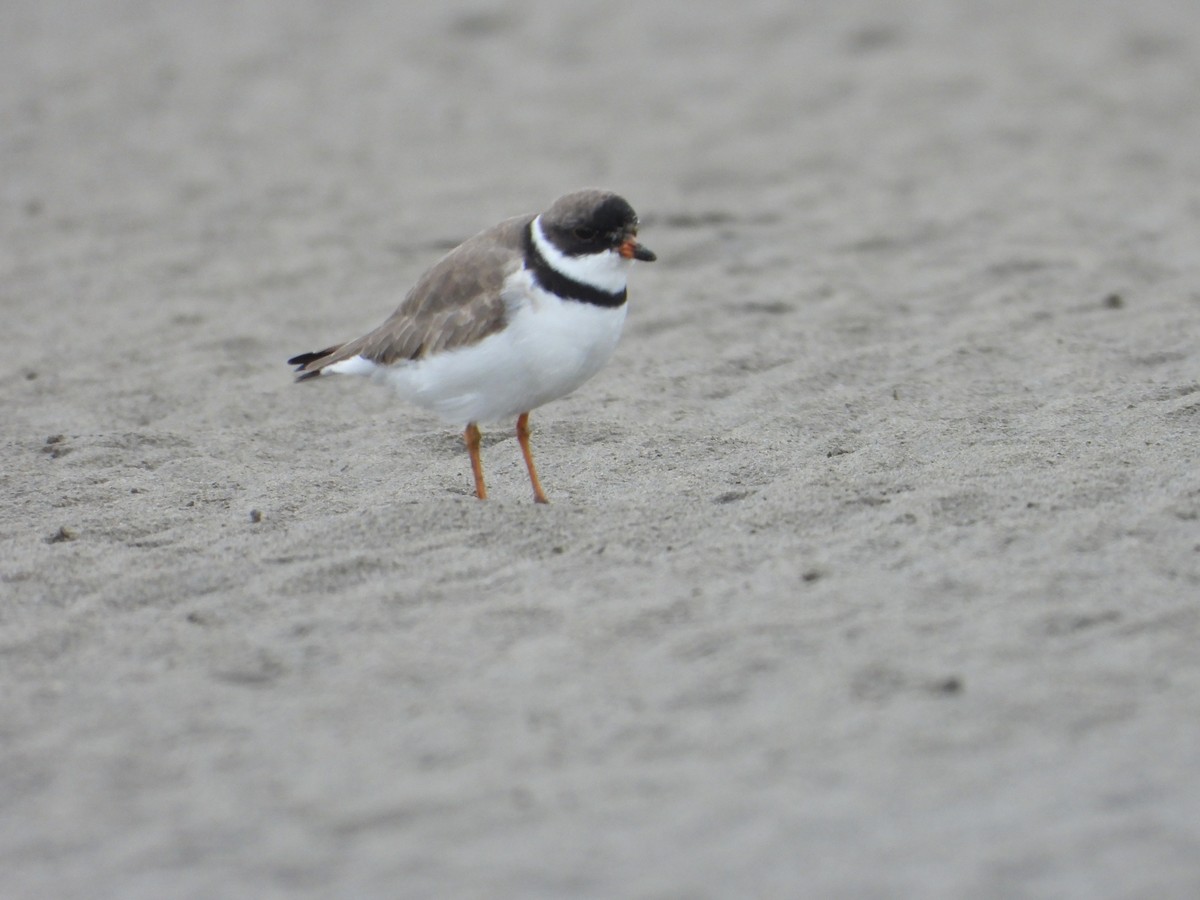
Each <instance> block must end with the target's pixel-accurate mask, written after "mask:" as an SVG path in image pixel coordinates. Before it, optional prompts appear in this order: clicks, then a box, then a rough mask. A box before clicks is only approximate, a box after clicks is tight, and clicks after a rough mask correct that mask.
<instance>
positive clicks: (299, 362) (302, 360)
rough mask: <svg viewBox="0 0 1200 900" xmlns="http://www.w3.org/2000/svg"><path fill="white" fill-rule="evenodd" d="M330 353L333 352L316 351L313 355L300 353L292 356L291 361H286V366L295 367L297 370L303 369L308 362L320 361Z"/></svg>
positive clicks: (330, 350)
mask: <svg viewBox="0 0 1200 900" xmlns="http://www.w3.org/2000/svg"><path fill="white" fill-rule="evenodd" d="M332 352H333V350H332V349H329V350H317V351H315V352H313V353H301V354H300V355H299V356H293V357H292V358H291V359H289V360H288V361H287V364H288V365H289V366H296V367H298V368H301V369H303V368H304V367H305V366H307V365H308V364H309V363H310V362H314V361H315V360H318V359H320V358H321V357H322V356H328V355H329V354H330V353H332Z"/></svg>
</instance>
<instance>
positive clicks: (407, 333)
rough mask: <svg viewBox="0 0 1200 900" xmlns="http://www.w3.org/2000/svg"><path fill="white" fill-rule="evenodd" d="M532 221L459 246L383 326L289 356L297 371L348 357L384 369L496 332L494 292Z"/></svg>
mask: <svg viewBox="0 0 1200 900" xmlns="http://www.w3.org/2000/svg"><path fill="white" fill-rule="evenodd" d="M532 220H533V216H521V217H519V218H516V219H508V220H506V221H504V222H501V223H500V224H499V225H496V226H494V227H492V228H489V229H488V230H487V231H484V232H481V233H480V234H477V235H476V236H475V237H473V238H470V239H469V240H467V241H465V242H464V243H462V244H459V245H458V246H457V247H455V248H454V249H453V250H451V251H450V252H449V253H447V254H446V255H445V256H444V257H442V258H441V259H440V260H439V261H438V262H437V263H435V264H434V266H433V267H432V268H431V269H429V271H427V272H426V273H425V274H424V275H422V276H421V280H420V281H418V282H417V283H416V284H415V285H413V289H412V290H411V291H409V292H408V296H406V297H405V298H404V301H403V302H402V303H401V304H400V307H399V308H398V309H397V310H396V311H395V312H394V313H392V315H391V316H390V317H389V318H388V320H387V321H386V322H384V323H383V324H382V325H380V326H379V327H378V328H376V329H375V330H374V331H372V332H370V333H369V334H365V335H363V336H362V337H360V338H358V339H357V340H354V341H350V342H349V343H347V344H342V345H341V346H339V347H331V348H330V349H329V351H327V352H321V353H320V354H319V355H318V354H304V355H302V356H298V357H294V362H295V363H297V364H299V365H300V368H299V371H300V372H303V373H306V374H309V375H312V374H315V373H317V372H319V371H320V370H321V369H323V368H325V367H326V366H328V365H331V364H333V363H336V362H340V361H341V360H344V359H349V358H350V357H352V356H363V357H365V358H367V359H369V360H371V361H372V362H377V363H379V364H381V365H390V364H392V363H395V362H400V361H403V360H406V359H420V358H421V357H423V356H428V355H429V354H430V353H437V352H439V351H441V350H453V349H454V348H456V347H465V346H467V345H469V344H474V343H476V342H478V341H481V340H483V339H484V338H485V337H487V336H488V335H489V334H494V333H495V332H497V331H499V330H500V329H501V328H503V327H504V323H505V316H506V309H505V305H504V300H503V298H502V297H501V296H500V292H501V289H502V288H503V286H504V280H505V279H506V278H507V277H508V276H509V275H511V274H512V273H513V272H514V271H516V270H517V269H519V268H520V267H521V265H522V261H523V258H524V256H523V248H524V243H523V238H524V233H525V229H526V228H528V227H529V223H530V222H531V221H532ZM301 377H303V376H301Z"/></svg>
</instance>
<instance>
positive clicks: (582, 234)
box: [575, 228, 596, 241]
mask: <svg viewBox="0 0 1200 900" xmlns="http://www.w3.org/2000/svg"><path fill="white" fill-rule="evenodd" d="M575 237H577V238H579V239H580V240H581V241H591V240H595V238H596V229H595V228H576V229H575Z"/></svg>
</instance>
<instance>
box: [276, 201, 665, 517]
mask: <svg viewBox="0 0 1200 900" xmlns="http://www.w3.org/2000/svg"><path fill="white" fill-rule="evenodd" d="M655 259H657V257H656V255H655V254H654V253H653V251H651V250H650V249H649V248H647V247H646V246H645V245H644V244H642V243H641V242H640V241H639V240H638V216H637V213H635V212H634V210H633V207H632V206H630V205H629V202H628V201H627V200H625V199H624V198H623V197H621V196H620V195H618V194H615V193H613V192H612V191H607V190H599V189H588V190H581V191H575V192H572V193H569V194H565V195H563V196H561V197H559V198H558V199H557V200H555V201H554V202H553V203H552V204H551V205H550V206H549V207H547V208H546V209H545V210H544V211H543V212H541V213H538V214H528V215H523V216H516V217H514V218H510V219H505V220H504V221H502V222H500V223H498V224H496V225H493V226H492V227H491V228H488V229H486V230H484V231H482V232H480V233H479V234H477V235H475V236H474V237H472V238H469V239H468V240H466V241H464V242H463V243H461V244H459V245H458V246H457V247H455V248H454V249H453V250H451V251H450V252H449V253H447V254H446V255H445V256H443V257H442V258H441V259H440V260H438V261H437V262H436V263H434V265H433V266H432V267H430V268H429V269H428V270H427V271H426V272H425V273H424V274H423V275H422V276H421V277H420V278H419V279H418V280H417V282H416V283H415V284H414V285H413V287H412V289H411V290H410V291H409V292H408V294H407V295H406V296H405V297H404V300H403V301H402V302H401V303H400V306H399V307H398V308H397V309H396V311H395V312H394V313H392V315H391V316H390V317H389V318H388V319H387V320H386V321H384V322H383V324H381V325H380V326H379V327H378V328H376V329H375V330H373V331H370V332H368V333H367V334H365V335H363V336H362V337H360V338H357V339H355V340H352V341H348V342H346V343H343V344H335V345H333V346H331V347H326V348H325V349H324V350H317V351H315V352H311V353H301V354H299V355H297V356H293V357H292V358H290V359H289V360H288V364H289V365H292V366H295V367H296V368H295V371H296V372H298V373H299V374H298V375H297V378H296V380H297V381H307V380H309V379H312V378H315V377H316V376H318V375H323V374H338V375H360V376H366V377H368V378H370V379H371V380H372V381H374V382H377V383H383V384H386V385H389V386H390V387H392V388H394V389H395V390H396V391H398V392H399V394H400V395H401V396H402V397H404V398H406V399H407V400H409V401H411V402H413V403H415V404H416V405H417V406H419V407H422V408H424V409H426V410H430V411H431V412H433V413H435V414H436V415H437V416H439V417H440V418H441V419H443V420H444V421H446V422H447V423H449V424H451V425H455V426H456V427H458V428H461V429H462V434H463V441H464V443H465V444H466V448H467V453H468V455H469V457H470V462H471V473H472V476H473V478H474V482H475V496H476V497H478V498H479V499H480V500H486V499H487V496H488V492H487V484H486V482H485V479H484V474H483V461H482V457H481V453H480V442H481V437H482V433H481V432H480V429H479V426H480V424H489V423H496V422H501V421H511V420H512V419H513V418H515V419H516V435H517V442H518V443H519V444H520V447H521V455H522V456H523V458H524V460H525V467H526V469H527V470H528V472H529V481H530V484H531V486H532V488H533V499H534V502H536V503H547V502H548V500H547V498H546V493H545V491H544V490H543V488H542V484H541V481H540V480H539V478H538V474H537V468H536V466H535V465H534V461H533V453H532V451H531V449H530V429H529V414H530V412H531V411H533V410H534V409H537V408H538V407H540V406H543V405H544V404H546V403H549V402H550V401H552V400H557V399H558V398H560V397H564V396H566V395H567V394H569V393H571V392H572V391H574V390H575V389H576V388H578V387H579V386H580V385H582V384H583V383H584V382H585V381H587V380H588V379H589V378H591V377H592V376H593V375H595V374H596V373H597V372H599V371H600V369H601V368H603V367H604V365H605V364H606V363H607V362H608V361H609V359H610V358H611V357H612V355H613V352H614V351H615V350H616V347H617V342H618V340H619V339H620V336H621V328H622V326H623V325H624V322H625V314H626V312H627V309H628V306H627V297H628V293H627V276H628V273H629V270H630V268H631V266H632V264H633V262H634V261H641V262H653V261H654V260H655Z"/></svg>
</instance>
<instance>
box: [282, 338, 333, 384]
mask: <svg viewBox="0 0 1200 900" xmlns="http://www.w3.org/2000/svg"><path fill="white" fill-rule="evenodd" d="M340 349H341V345H340V344H339V345H337V346H334V347H326V348H325V349H324V350H316V351H314V352H312V353H301V354H300V355H298V356H293V357H292V358H291V359H289V360H288V365H289V366H295V367H296V371H297V372H300V373H302V374H301V375H299V376H298V377H297V378H296V380H297V381H305V380H306V379H309V378H316V377H317V376H318V375H320V374H321V369H322V364H321V360H323V359H325V358H326V357H329V356H333V354H335V353H337V351H338V350H340Z"/></svg>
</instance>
